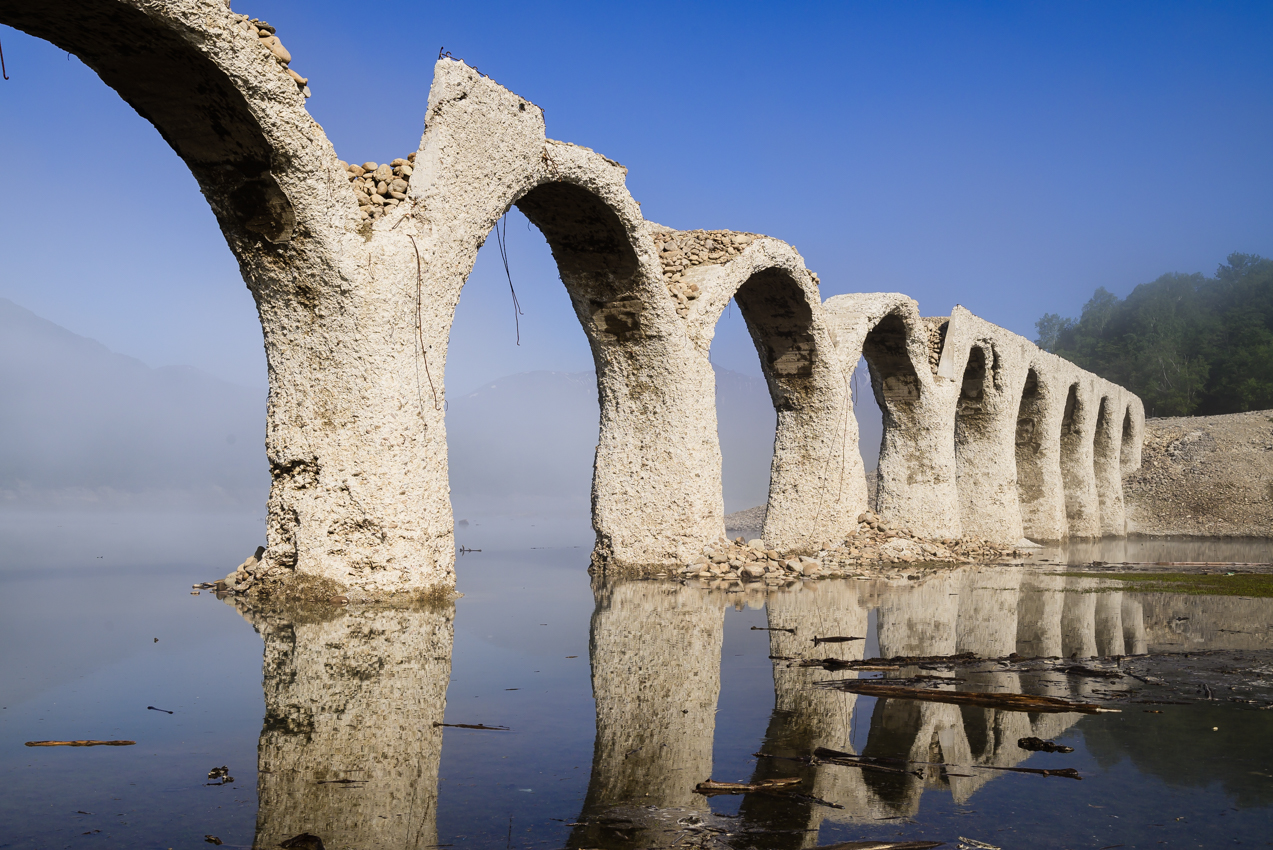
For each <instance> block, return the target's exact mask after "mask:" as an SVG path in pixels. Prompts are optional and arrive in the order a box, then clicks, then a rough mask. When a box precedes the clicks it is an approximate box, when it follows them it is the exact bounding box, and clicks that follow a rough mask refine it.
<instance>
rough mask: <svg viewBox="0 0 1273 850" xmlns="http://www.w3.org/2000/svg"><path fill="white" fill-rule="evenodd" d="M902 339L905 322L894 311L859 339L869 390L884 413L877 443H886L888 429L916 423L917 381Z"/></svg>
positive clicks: (910, 425) (896, 428)
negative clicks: (868, 378)
mask: <svg viewBox="0 0 1273 850" xmlns="http://www.w3.org/2000/svg"><path fill="white" fill-rule="evenodd" d="M906 343H907V340H906V322H905V321H904V320H903V319H902V317H901V316H899V315H897V314H896V313H892V314H890V315H888V316H885V317H884V318H883V319H881V320H880V321H879V323H878V324H876V326H875V327H874V328H872V329H871V331H870V333H868V334H867V335H866V339H865V340H864V341H863V343H862V357H863V358H864V359H865V360H866V365H867V368H868V369H869V370H870V372H871V390H872V392H873V393H874V394H875V401H876V403H877V404H878V405H879V406H880V410H881V411H882V412H883V415H884V435H883V438H882V439H881V441H880V445H881V447H883V446H886V445H887V444H888V440H889V433H890V432H891V431H897V430H899V429H903V428H908V427H913V426H915V425H917V424H918V406H919V401H920V387H921V384H920V381H919V375H918V374H916V372H915V366H914V364H912V363H911V358H910V354H909V352H908V351H907V344H906ZM882 450H883V449H881V451H882Z"/></svg>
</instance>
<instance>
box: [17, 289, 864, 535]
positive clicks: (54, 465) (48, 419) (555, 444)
mask: <svg viewBox="0 0 1273 850" xmlns="http://www.w3.org/2000/svg"><path fill="white" fill-rule="evenodd" d="M734 312H735V313H736V312H737V311H734ZM580 336H581V337H582V333H580ZM752 357H753V359H754V357H755V355H754V354H753V355H752ZM461 374H462V375H463V374H464V373H463V370H461ZM265 395H266V394H265V391H263V390H261V389H256V388H252V387H244V386H239V385H236V384H232V383H229V382H227V381H223V380H220V379H218V378H216V377H214V376H212V375H209V374H207V373H206V372H202V371H200V370H198V369H195V368H192V367H163V368H157V369H156V368H151V367H149V366H147V365H146V364H144V363H142V362H141V361H139V360H136V359H134V358H131V357H127V356H124V355H121V354H116V353H114V352H112V351H110V350H109V349H107V348H106V347H105V346H103V345H102V344H100V343H98V342H95V341H93V340H90V339H87V338H85V337H82V336H78V335H76V334H74V333H72V332H70V331H68V330H66V329H65V328H61V327H59V326H57V325H55V324H53V323H52V322H49V321H47V320H45V319H42V318H40V317H39V316H36V315H35V314H34V313H32V312H31V311H29V310H26V309H25V308H23V307H20V306H19V305H17V304H15V303H13V302H12V301H9V300H7V299H2V298H0V398H3V399H4V400H5V403H4V404H3V405H0V508H3V507H8V508H10V509H13V508H21V509H33V508H54V507H59V508H66V509H86V508H88V509H92V508H110V509H122V508H137V509H141V508H145V509H154V508H163V509H168V510H172V509H176V508H199V509H212V510H244V511H249V512H259V511H261V510H263V508H264V504H265V499H266V495H267V493H268V489H269V469H268V464H267V462H266V459H265V450H264V433H265ZM858 395H859V402H860V415H861V416H862V421H863V436H862V443H863V455H864V457H866V458H867V466H868V468H870V467H873V466H874V458H875V457H877V456H878V452H879V413H878V409H876V408H875V407H874V398H873V397H872V396H871V393H870V388H869V378H865V377H863V378H862V379H860V381H859V394H858ZM717 419H718V428H719V433H720V439H721V452H722V456H723V470H722V476H723V480H724V499H725V510H726V512H732V511H736V510H742V509H745V508H750V507H753V506H755V505H759V504H763V503H764V501H765V499H766V498H767V494H768V487H769V464H770V460H771V457H772V453H773V440H774V427H775V414H774V410H773V404H772V402H771V401H770V398H769V391H768V388H767V387H766V385H765V381H764V380H763V379H762V378H759V377H756V376H752V375H747V374H743V373H741V372H737V371H733V370H731V369H728V368H725V367H723V366H719V365H718V366H717ZM597 423H598V407H597V384H596V376H595V375H594V374H593V373H592V372H553V371H532V372H522V373H518V374H513V375H508V376H505V377H502V378H498V379H496V380H493V381H488V382H485V383H483V384H481V385H479V386H478V387H477V388H476V389H473V390H472V391H470V392H465V393H463V394H456V393H452V394H451V395H450V399H449V402H448V411H447V433H448V444H449V447H450V468H451V494H452V498H453V499H454V501H455V508H456V511H457V519H460V518H464V516H466V515H468V514H499V513H514V514H527V513H543V514H571V515H579V514H581V513H582V514H584V515H586V514H587V512H588V509H589V507H588V506H589V491H590V487H591V481H592V462H593V453H594V451H595V448H596V443H597V428H598V424H597Z"/></svg>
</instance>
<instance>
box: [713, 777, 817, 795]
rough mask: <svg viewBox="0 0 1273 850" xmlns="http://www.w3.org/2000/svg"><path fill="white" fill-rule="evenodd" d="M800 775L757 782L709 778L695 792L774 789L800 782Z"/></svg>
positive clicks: (722, 792)
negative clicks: (722, 780)
mask: <svg viewBox="0 0 1273 850" xmlns="http://www.w3.org/2000/svg"><path fill="white" fill-rule="evenodd" d="M800 781H801V780H800V777H798V776H792V777H789V778H786V779H761V780H759V781H757V782H714V781H713V780H711V779H709V780H707V781H706V782H700V783H698V785H696V786H694V793H695V794H702V795H703V796H704V797H714V796H716V795H717V794H750V793H752V792H754V791H772V790H774V789H777V788H790V787H791V786H793V785H799V784H800Z"/></svg>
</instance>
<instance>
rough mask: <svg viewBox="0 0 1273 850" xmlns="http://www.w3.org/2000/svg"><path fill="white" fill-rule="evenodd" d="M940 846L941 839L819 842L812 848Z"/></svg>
mask: <svg viewBox="0 0 1273 850" xmlns="http://www.w3.org/2000/svg"><path fill="white" fill-rule="evenodd" d="M941 846H943V842H941V841H842V842H840V843H839V844H819V845H818V846H817V847H814V848H813V850H931V848H933V847H941Z"/></svg>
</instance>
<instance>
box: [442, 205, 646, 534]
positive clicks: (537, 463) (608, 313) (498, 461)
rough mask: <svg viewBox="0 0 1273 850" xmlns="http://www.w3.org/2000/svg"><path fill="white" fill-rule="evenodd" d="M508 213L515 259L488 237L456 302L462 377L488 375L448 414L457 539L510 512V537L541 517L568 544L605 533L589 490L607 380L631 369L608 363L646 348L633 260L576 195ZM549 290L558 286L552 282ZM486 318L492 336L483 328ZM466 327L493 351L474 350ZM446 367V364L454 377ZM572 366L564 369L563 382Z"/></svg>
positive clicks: (593, 208) (615, 229)
mask: <svg viewBox="0 0 1273 850" xmlns="http://www.w3.org/2000/svg"><path fill="white" fill-rule="evenodd" d="M507 215H508V216H509V219H508V221H507V222H506V226H505V227H504V228H503V230H502V233H501V238H502V239H503V240H504V250H505V251H506V252H507V253H506V254H505V256H503V257H501V256H500V255H499V254H498V253H497V251H498V250H499V249H498V241H499V240H494V239H490V238H489V234H488V238H487V240H486V242H485V243H484V244H483V246H482V248H481V249H479V251H478V256H477V258H475V261H474V264H473V267H472V269H471V271H470V273H469V275H468V276H467V277H466V279H465V282H464V286H463V288H462V289H463V290H464V291H467V290H468V288H469V286H470V284H471V283H475V284H480V285H482V289H481V290H480V294H479V293H470V294H469V297H468V298H464V297H462V296H461V298H460V300H459V302H457V304H456V314H455V318H454V319H453V321H452V327H451V329H450V332H449V333H448V347H449V348H450V349H457V348H458V349H461V350H463V351H464V352H465V358H466V359H467V360H468V361H470V362H468V363H465V364H464V365H463V366H462V367H461V369H462V371H461V373H460V374H463V375H467V376H468V377H469V378H470V384H469V386H472V385H473V383H475V382H474V381H472V378H473V377H475V376H476V374H477V373H478V372H481V373H482V377H481V383H480V385H479V386H478V387H477V389H476V391H474V392H470V393H467V394H465V395H461V396H458V397H456V398H455V403H454V404H448V411H447V413H446V419H447V435H448V443H449V444H450V449H449V451H448V473H449V479H450V481H451V491H452V494H453V495H452V510H453V515H454V519H455V521H456V523H457V529H462V528H465V526H464V525H462V524H461V523H462V522H463V521H464V520H466V519H468V517H469V515H474V514H476V515H479V516H486V515H490V514H491V513H497V514H501V515H502V516H503V517H506V518H515V519H514V520H513V525H524V524H525V523H522V522H521V519H520V518H524V517H527V516H531V515H535V516H542V518H543V522H537V521H536V520H531V522H534V523H536V525H546V526H547V528H557V529H559V530H560V529H563V528H564V529H565V531H566V533H568V534H571V535H573V534H575V533H576V532H577V530H578V529H580V528H581V527H582V526H583V523H582V518H583V517H584V516H587V517H588V518H589V522H590V524H591V525H592V526H593V528H594V530H597V528H596V526H597V517H596V515H595V510H596V505H595V504H593V499H592V497H593V496H595V493H593V492H592V491H593V487H592V484H593V482H594V480H595V476H596V474H597V470H598V467H599V460H598V455H597V454H596V453H594V449H595V448H596V447H597V446H598V443H599V442H603V441H604V437H605V435H604V434H603V433H602V431H601V424H600V423H601V421H602V419H603V418H604V417H603V416H602V413H601V407H602V405H603V403H604V401H605V400H604V399H602V398H601V393H602V392H603V388H604V387H605V382H604V381H603V376H604V375H605V374H606V371H605V370H607V369H612V370H613V369H620V370H622V369H624V368H625V367H629V368H630V367H632V365H633V364H632V363H630V362H628V360H625V359H623V358H615V357H613V356H610V355H608V354H607V351H608V350H609V349H611V348H613V347H616V346H626V347H627V348H628V349H629V350H631V349H632V347H633V344H635V345H636V347H638V348H639V347H640V341H641V340H642V339H643V338H644V334H643V330H642V325H643V321H642V314H643V312H644V306H645V305H644V302H643V300H642V299H641V298H640V296H639V294H638V293H637V292H636V291H635V289H636V285H637V273H638V262H637V257H636V252H635V250H634V249H633V246H632V245H631V243H630V241H629V239H628V235H627V232H626V230H625V228H624V226H623V223H622V221H621V220H620V219H619V217H618V215H617V214H616V213H615V211H614V210H613V209H611V208H610V207H609V206H608V205H607V204H606V203H605V202H604V201H603V200H602V199H601V198H600V197H598V196H597V195H595V194H594V193H593V192H591V191H589V190H588V189H586V188H583V187H581V186H578V185H574V184H571V183H566V182H550V183H544V184H540V185H539V186H536V187H535V188H533V189H531V190H529V191H528V192H526V193H525V194H523V195H522V196H520V197H519V198H517V199H516V200H514V201H513V202H512V204H511V205H510V208H509V210H508V212H507ZM507 224H511V225H513V226H511V227H510V226H507ZM531 225H533V228H534V233H533V234H532V233H530V232H529V231H530V230H531V227H530V226H531ZM497 226H498V225H497ZM505 259H507V261H508V262H509V265H510V267H511V268H510V270H509V271H508V272H506V269H505V267H504V260H505ZM527 272H529V274H527ZM506 274H507V275H508V277H510V278H511V281H512V285H513V288H514V289H515V291H516V293H517V295H518V299H519V303H520V304H521V306H522V309H521V311H520V312H519V315H518V316H517V317H516V319H515V320H512V319H510V318H509V317H508V313H509V312H512V311H513V310H514V309H516V308H515V307H514V306H513V304H512V303H511V301H512V299H511V296H510V292H509V281H508V280H507V279H506ZM553 278H558V279H560V281H561V283H562V284H563V286H562V288H560V289H558V288H556V287H555V286H552V285H551V284H549V283H548V281H551V280H552V279H553ZM566 304H569V309H568V310H563V309H562V308H563V307H565V305H566ZM461 305H463V306H461ZM532 305H533V308H532ZM568 312H570V313H573V314H574V318H573V319H568V318H566V314H567V313H568ZM479 314H480V316H481V318H478V315H479ZM527 314H529V315H527ZM483 319H485V320H487V323H488V324H489V325H490V326H493V327H494V328H495V330H494V331H492V330H491V329H490V328H488V327H479V325H480V324H481V323H482V321H483ZM514 321H516V330H515V328H514ZM457 325H458V326H459V329H460V330H461V332H462V333H465V334H473V335H477V336H478V337H479V339H484V340H485V341H486V344H485V345H482V344H479V345H478V346H473V345H470V344H467V342H466V341H465V340H463V339H461V338H459V337H457V334H456V330H457ZM571 325H573V326H574V327H576V328H579V329H580V330H581V331H582V332H583V333H582V336H575V332H574V331H572V330H570V327H569V326H571ZM495 334H500V335H501V336H500V337H498V338H497V337H495ZM457 339H458V340H459V343H458V345H457ZM514 340H516V342H514ZM580 343H584V344H586V348H585V345H581V344H580ZM585 351H586V354H585V353H584V352H585ZM635 358H636V360H640V356H639V354H638V355H635ZM629 359H631V358H629ZM449 361H450V355H449V354H448V362H447V364H446V374H447V376H448V377H449V376H450V375H451V367H452V364H451V363H450V362H449ZM472 361H478V363H479V365H478V367H477V368H476V369H475V368H474V367H473V364H472ZM566 364H568V368H569V371H562V369H561V366H562V365H566ZM527 366H529V367H531V368H530V369H529V370H528V369H527V368H526V367H527ZM483 370H484V371H483ZM614 402H615V399H613V398H612V399H610V403H611V404H613V403H614ZM611 418H612V419H613V418H615V417H613V416H612V417H611ZM456 511H463V512H464V513H463V514H461V513H457V512H456ZM524 531H526V532H528V529H525V530H524ZM460 533H461V535H462V536H463V535H471V534H472V533H473V532H472V530H471V529H470V530H468V531H463V532H460ZM535 533H539V532H538V531H537V532H535Z"/></svg>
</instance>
